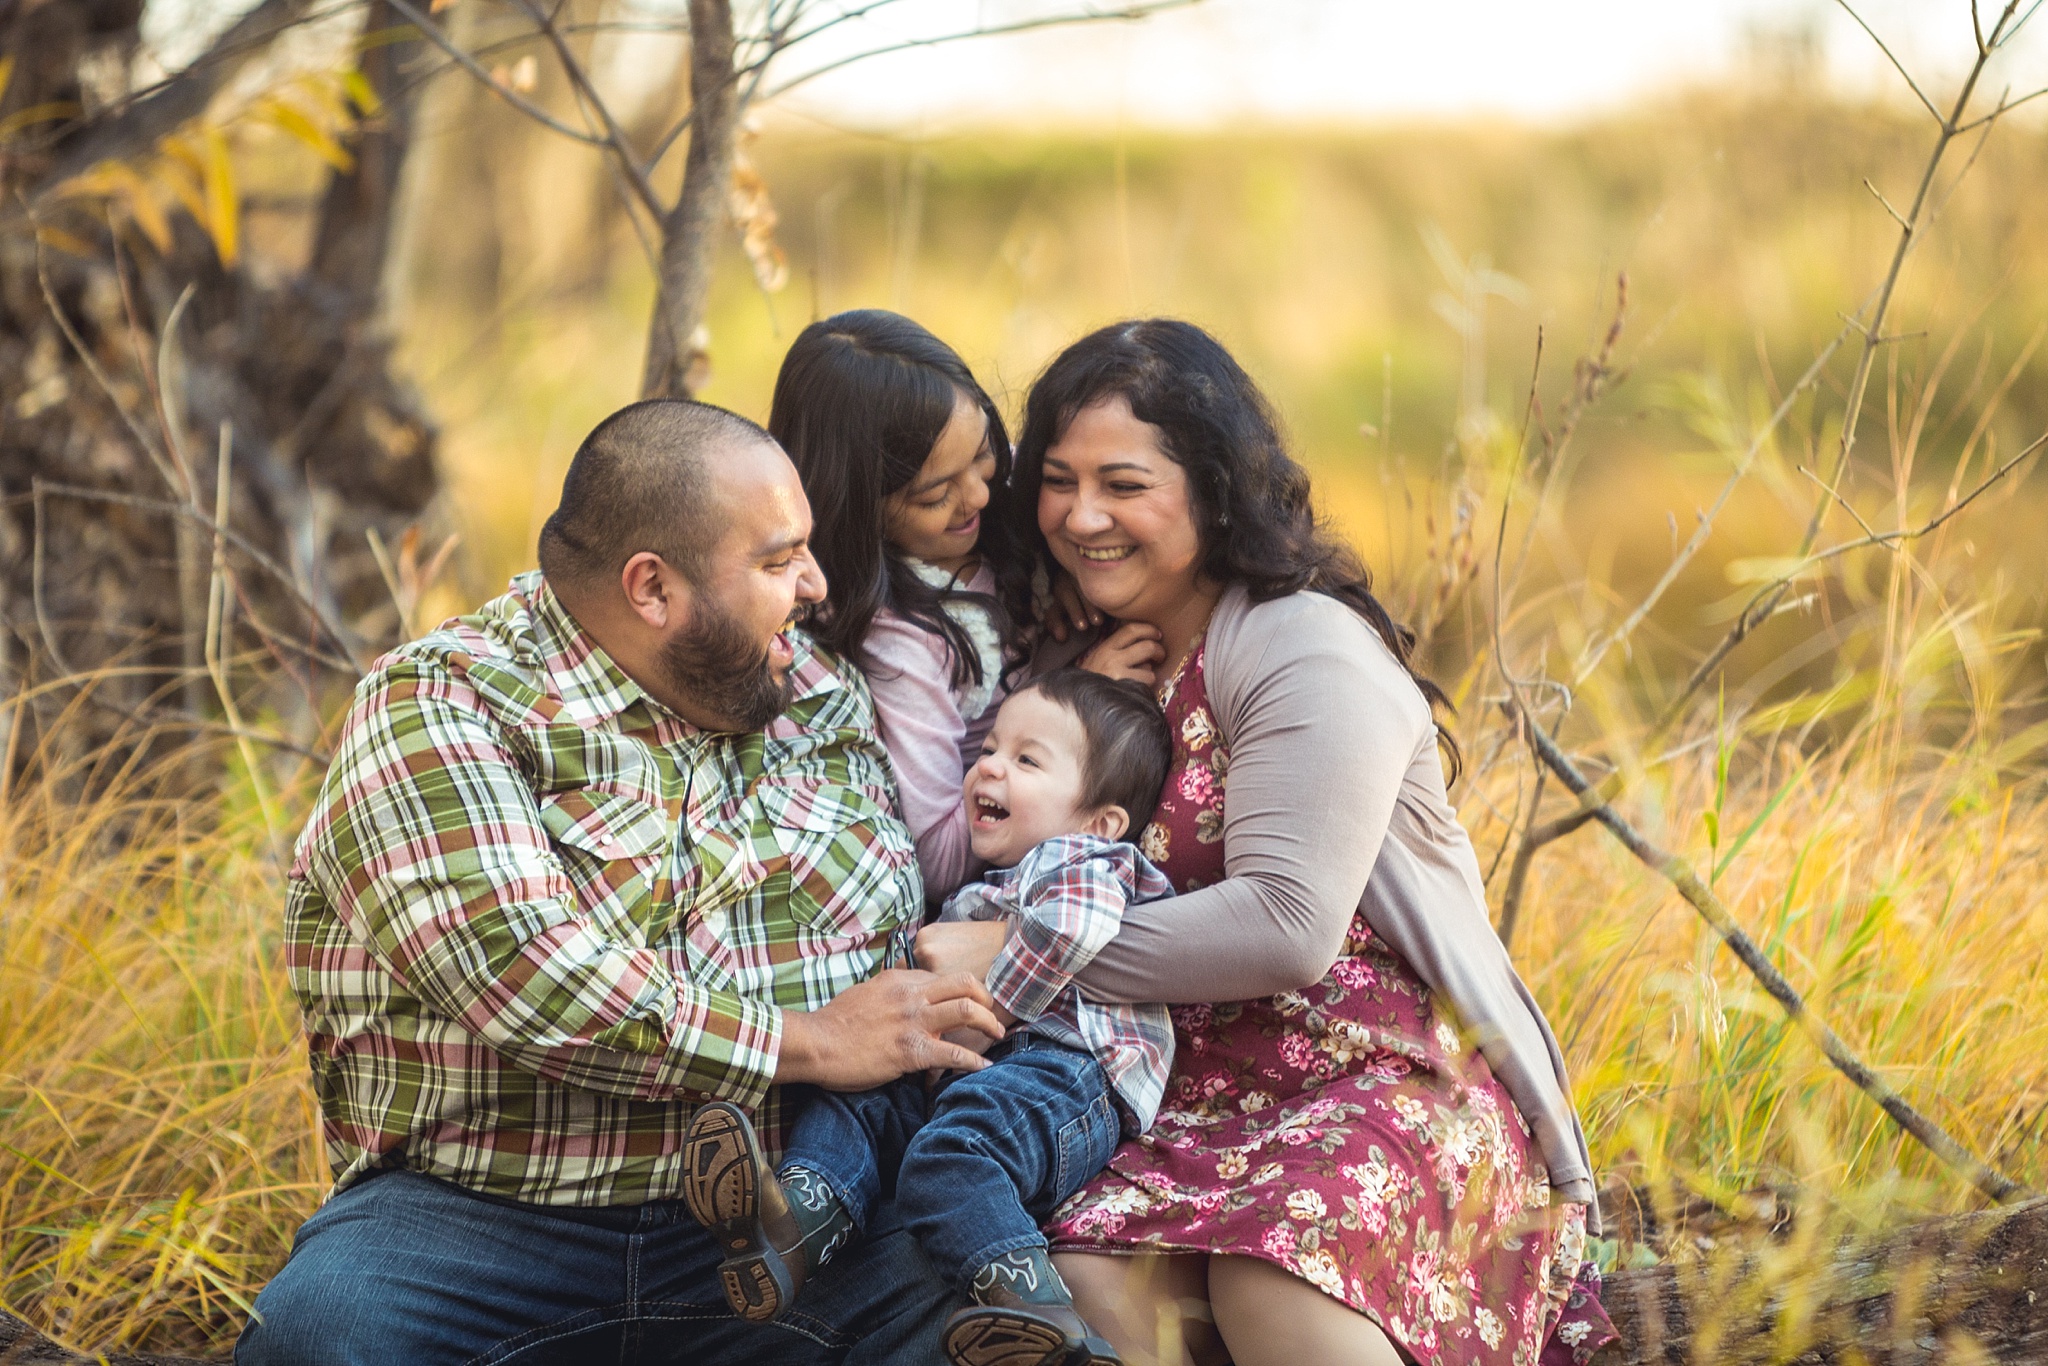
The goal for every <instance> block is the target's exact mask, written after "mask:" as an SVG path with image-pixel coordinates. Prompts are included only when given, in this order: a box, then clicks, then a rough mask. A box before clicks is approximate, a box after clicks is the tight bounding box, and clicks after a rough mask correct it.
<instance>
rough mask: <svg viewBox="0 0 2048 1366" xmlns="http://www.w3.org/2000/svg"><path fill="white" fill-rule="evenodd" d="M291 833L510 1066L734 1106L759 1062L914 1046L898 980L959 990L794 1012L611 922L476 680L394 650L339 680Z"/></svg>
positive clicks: (443, 1001) (420, 978) (337, 900)
mask: <svg viewBox="0 0 2048 1366" xmlns="http://www.w3.org/2000/svg"><path fill="white" fill-rule="evenodd" d="M305 848H306V852H307V859H306V867H305V874H306V875H307V876H309V877H311V878H312V879H313V880H314V882H315V884H316V885H317V886H318V887H319V888H320V890H321V892H322V894H323V895H324V896H325V897H326V898H327V900H328V901H329V902H330V903H331V904H332V905H333V906H334V907H335V910H336V913H337V914H338V915H340V916H341V918H342V919H343V920H344V921H345V922H346V923H347V924H348V926H349V928H350V929H351V931H352V932H353V933H354V935H355V937H356V938H357V939H358V940H359V941H360V942H361V943H362V944H364V946H365V947H366V948H367V949H368V950H369V951H370V952H371V953H372V954H373V955H374V956H375V957H376V958H377V960H378V961H379V962H380V963H381V964H382V965H383V966H384V967H385V969H386V970H388V971H389V972H391V974H392V975H393V976H394V977H395V978H397V979H398V981H399V982H400V983H402V984H403V985H404V987H405V988H406V989H407V990H408V991H409V992H411V993H412V994H413V995H415V996H417V997H419V998H420V999H421V1000H422V1001H424V1002H426V1003H427V1004H429V1005H431V1006H432V1007H433V1008H434V1009H436V1010H437V1011H440V1012H441V1013H443V1014H445V1015H447V1016H448V1017H449V1018H451V1019H454V1020H456V1021H458V1022H460V1023H461V1024H462V1025H463V1026H464V1027H465V1028H466V1029H468V1030H469V1031H470V1032H472V1033H473V1034H475V1035H476V1036H477V1037H478V1038H479V1039H480V1040H481V1041H482V1042H483V1043H485V1044H487V1045H488V1046H489V1047H490V1048H491V1049H493V1050H494V1051H495V1052H497V1053H498V1054H499V1055H500V1056H502V1057H503V1058H505V1059H506V1060H507V1061H509V1062H511V1063H513V1064H514V1065H516V1066H519V1067H522V1068H525V1069H527V1070H529V1071H532V1072H535V1073H537V1074H539V1075H541V1076H543V1077H547V1078H548V1079H550V1080H553V1081H558V1082H561V1083H564V1084H567V1085H572V1086H578V1087H582V1088H585V1089H588V1090H593V1091H599V1092H603V1093H606V1094H610V1095H619V1096H631V1097H635V1098H639V1099H647V1100H665V1099H668V1098H670V1097H671V1096H673V1095H675V1094H676V1093H677V1092H678V1091H692V1092H701V1093H705V1094H710V1095H716V1096H720V1097H723V1098H725V1099H729V1100H732V1101H734V1102H735V1103H738V1104H742V1105H749V1106H751V1105H755V1104H758V1103H759V1101H760V1100H761V1098H762V1096H763V1095H764V1094H765V1093H766V1091H767V1088H768V1086H769V1084H770V1083H771V1082H772V1081H775V1080H778V1079H779V1080H800V1079H801V1080H816V1081H821V1082H825V1083H827V1084H832V1083H833V1082H834V1080H835V1079H837V1078H839V1077H842V1076H844V1077H849V1078H854V1079H855V1080H854V1081H852V1082H849V1083H848V1084H861V1083H860V1081H859V1079H860V1078H865V1077H866V1076H868V1075H870V1074H872V1073H873V1072H874V1071H875V1069H876V1068H878V1067H882V1066H887V1065H889V1064H890V1063H892V1062H893V1061H894V1060H895V1058H896V1057H897V1056H898V1055H900V1054H903V1053H905V1052H909V1053H911V1054H915V1055H917V1056H918V1057H920V1058H921V1057H922V1055H923V1053H924V1052H925V1051H926V1050H925V1049H924V1048H923V1047H922V1046H920V1045H918V1044H917V1043H916V1041H915V1040H910V1041H908V1042H906V1040H905V1034H906V1031H908V1032H914V1028H915V1026H916V1024H917V1023H918V1021H919V1020H921V1019H922V1018H923V1016H922V1014H921V1013H920V1012H919V1011H917V1010H913V1009H911V1008H910V1007H909V1006H907V1005H906V1004H905V1002H904V999H903V998H905V997H906V996H917V995H922V996H923V997H924V998H926V1000H927V1004H926V1006H925V1007H924V1008H923V1009H924V1010H926V1011H930V1012H934V1013H936V1014H937V1015H940V1016H945V1017H955V1016H958V1015H960V1014H962V1013H963V1012H966V1013H971V1011H970V1010H969V1008H970V1007H973V1006H975V1005H976V1003H975V1002H974V1000H973V993H972V992H971V991H969V992H965V993H960V992H957V991H956V992H955V993H954V994H953V995H950V996H948V995H939V996H938V998H937V1001H936V1003H932V1002H931V998H932V997H933V996H934V994H935V992H939V991H941V990H942V988H941V987H939V986H938V984H937V979H928V975H926V974H917V976H918V977H920V978H927V980H925V981H923V982H919V983H909V982H882V981H881V980H880V979H878V980H877V982H876V983H870V984H866V988H864V989H860V990H861V992H862V994H861V995H859V996H855V995H854V993H852V992H849V993H846V994H845V995H846V996H852V997H854V999H852V1000H850V1001H846V1002H845V1004H844V1005H842V1004H841V1002H840V1001H835V1002H833V1003H832V1004H831V1005H830V1006H828V1007H827V1008H826V1009H825V1010H823V1011H820V1012H817V1013H816V1014H815V1015H813V1016H812V1017H809V1018H808V1019H805V1018H804V1017H801V1016H798V1015H797V1014H795V1013H793V1012H785V1011H783V1010H780V1009H778V1008H777V1007H775V1006H773V1005H770V1004H768V1003H767V1002H765V1001H759V1000H755V999H752V998H750V997H745V996H740V995H738V994H736V993H732V992H726V991H719V990H715V989H713V988H710V987H706V986H704V985H703V984H701V983H698V982H695V981H693V980H691V979H689V978H688V977H687V976H679V975H677V974H675V973H673V972H671V971H670V970H669V967H668V965H667V963H666V961H665V960H664V959H663V958H662V956H661V955H660V954H658V953H656V952H655V951H653V950H652V949H649V948H646V947H644V946H637V945H630V944H622V943H619V942H616V941H614V940H612V939H611V938H609V937H608V936H606V935H605V934H604V933H603V931H602V930H601V929H599V927H598V926H596V925H595V924H594V923H593V922H592V921H591V920H590V918H589V917H588V916H587V915H586V914H585V913H584V912H583V910H582V908H581V906H580V905H579V904H578V902H577V900H576V897H575V894H574V891H573V889H572V888H571V886H570V883H569V880H568V877H567V875H566V874H565V873H564V872H563V870H562V868H561V865H560V863H559V861H558V859H557V856H556V855H555V854H554V852H553V849H552V846H551V844H550V842H549V839H548V835H547V832H546V830H545V829H544V827H543V826H542V825H541V822H540V811H539V806H538V803H537V801H536V800H535V797H534V794H533V792H532V790H531V788H530V786H529V784H528V782H527V780H526V778H525V776H524V775H523V774H522V773H521V771H520V770H519V768H518V766H517V765H516V764H515V763H514V761H513V759H512V756H511V754H510V753H509V752H508V751H507V749H506V747H505V744H504V741H503V739H502V737H501V736H500V735H499V734H498V732H497V730H496V728H495V727H494V726H492V724H491V723H490V721H489V720H488V719H487V718H486V716H485V714H484V710H483V706H482V703H481V701H480V699H478V697H477V695H476V694H475V692H474V691H473V690H472V689H471V688H470V687H469V685H468V684H467V683H466V682H464V681H463V680H461V679H459V678H456V677H454V676H453V675H452V674H450V673H449V672H448V671H446V670H444V669H442V668H439V667H438V666H436V665H434V664H432V663H429V662H421V661H412V660H405V661H400V662H398V663H396V664H393V665H391V666H389V667H388V668H387V669H386V670H384V671H383V672H382V673H380V674H378V675H376V676H375V677H374V678H373V680H372V682H371V683H370V684H368V685H366V686H365V687H364V688H363V689H362V690H361V691H360V692H359V693H358V695H357V698H356V702H355V705H354V707H353V708H352V710H351V712H350V715H349V718H348V721H347V723H346V725H345V727H344V730H343V735H342V739H341V743H340V746H339V750H338V756H337V758H336V760H335V764H334V768H333V770H332V771H331V772H330V773H329V775H328V780H327V785H326V788H325V789H324V791H323V793H322V805H321V809H320V810H319V811H318V812H317V813H316V815H315V821H314V828H313V829H312V830H311V831H310V832H309V837H308V839H307V841H306V846H305ZM885 976H888V974H885ZM841 999H842V1000H843V1001H844V1000H845V997H842V998H841ZM956 1002H958V1004H955V1003H956ZM982 1009H984V1011H985V1008H982ZM892 1011H893V1012H894V1014H893V1018H894V1020H895V1021H896V1028H895V1030H894V1032H893V1033H892V1032H891V1031H890V1030H889V1029H888V1028H887V1027H886V1018H885V1017H891V1012H892ZM819 1017H824V1019H823V1022H822V1023H821V1022H820V1018H819ZM799 1019H802V1020H803V1023H801V1024H798V1025H797V1027H796V1029H795V1031H794V1036H793V1037H792V1034H791V1031H790V1022H791V1021H793V1020H799ZM990 1022H991V1023H993V1020H992V1019H991V1021H990ZM846 1026H852V1028H853V1036H852V1038H850V1039H849V1038H847V1037H846V1035H847V1033H848V1030H847V1028H846ZM947 1027H951V1026H950V1025H948V1026H947ZM792 1042H794V1044H795V1051H794V1053H793V1054H792V1056H791V1057H790V1058H789V1059H787V1060H785V1059H784V1057H783V1054H784V1052H785V1051H786V1050H787V1049H789V1047H790V1045H791V1044H792ZM933 1043H934V1044H936V1043H937V1040H936V1039H934V1040H933ZM924 1065H926V1064H925V1063H924V1062H923V1061H921V1060H920V1061H916V1062H912V1063H906V1064H905V1067H903V1068H898V1069H897V1071H892V1072H889V1073H887V1076H894V1075H897V1074H898V1072H900V1071H902V1070H906V1069H907V1067H909V1066H924ZM949 1065H958V1064H949ZM785 1073H788V1074H789V1075H785ZM883 1079H886V1078H883ZM870 1084H871V1083H870Z"/></svg>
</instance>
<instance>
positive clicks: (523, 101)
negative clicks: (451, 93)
mask: <svg viewBox="0 0 2048 1366" xmlns="http://www.w3.org/2000/svg"><path fill="white" fill-rule="evenodd" d="M390 3H391V8H392V9H394V10H396V11H398V13H399V14H401V15H403V16H404V17H405V19H406V20H407V22H409V23H411V24H412V26H413V27H414V28H417V29H418V30H419V31H420V33H421V35H422V36H423V37H425V38H426V40H427V41H428V42H430V43H432V44H433V45H434V46H435V47H438V48H440V49H441V50H442V51H443V52H445V53H447V54H448V55H449V56H450V57H452V58H454V60H455V64H456V65H457V66H459V67H461V68H462V69H463V70H464V71H467V72H468V73H469V74H470V75H472V76H474V77H476V78H477V80H479V81H481V82H483V84H484V86H485V87H486V88H487V89H489V90H490V92H491V93H492V94H494V95H496V96H497V97H498V98H499V99H501V100H503V101H505V103H507V104H509V105H511V106H512V107H513V108H514V109H517V110H518V111H519V112H520V113H522V114H524V115H526V117H528V118H530V119H532V120H533V121H534V122H536V123H538V124H541V125H542V126H543V127H546V128H549V129H552V130H553V131H555V132H557V133H560V134H561V135H562V136H563V137H565V138H569V139H570V140H572V141H575V142H580V143H583V144H584V145H585V146H588V147H604V146H605V145H606V143H605V140H604V139H603V138H601V137H598V136H596V135H594V134H591V133H587V132H585V131H583V130H582V129H580V128H572V127H570V126H569V125H568V124H566V123H563V122H562V121H561V120H560V119H558V118H556V117H555V116H554V115H553V114H550V113H549V112H548V111H547V110H545V109H543V108H541V107H540V106H539V105H537V104H535V103H534V102H533V101H532V100H529V99H527V98H526V97H525V96H523V95H521V94H520V93H519V92H518V91H516V90H513V89H511V88H509V87H508V86H506V85H505V84H503V83H502V82H500V81H496V80H493V79H492V78H491V73H490V72H488V71H486V70H484V69H483V67H482V66H481V65H479V64H478V62H477V60H476V58H474V57H472V56H470V55H469V54H468V53H467V52H464V51H463V50H462V48H461V46H460V45H459V44H457V43H455V42H453V41H451V40H450V39H449V37H448V35H447V34H445V33H443V32H441V28H440V25H438V24H436V23H435V22H434V21H433V20H431V19H429V18H428V17H427V16H426V15H424V14H422V13H421V12H420V11H419V10H418V8H416V7H415V6H414V5H412V4H411V3H410V0H390Z"/></svg>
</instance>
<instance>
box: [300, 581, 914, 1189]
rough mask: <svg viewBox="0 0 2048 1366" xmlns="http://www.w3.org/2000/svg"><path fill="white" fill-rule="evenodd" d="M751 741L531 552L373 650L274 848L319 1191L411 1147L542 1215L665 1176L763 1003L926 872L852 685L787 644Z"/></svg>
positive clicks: (865, 700)
mask: <svg viewBox="0 0 2048 1366" xmlns="http://www.w3.org/2000/svg"><path fill="white" fill-rule="evenodd" d="M792 676H793V678H794V680H795V683H796V701H795V702H794V703H793V704H792V705H791V707H790V708H789V710H788V711H787V712H785V713H784V714H783V715H782V716H781V717H780V718H778V719H777V720H776V721H775V722H774V723H773V724H772V725H770V726H769V727H768V728H767V729H766V730H765V731H756V732H750V733H746V734H739V735H730V734H718V733H713V732H709V731H702V730H698V729H697V728H696V727H694V726H692V725H690V724H689V723H688V722H686V721H684V720H682V719H681V718H680V717H678V716H676V715H675V714H674V713H673V712H670V711H668V710H667V709H666V708H664V707H662V706H660V705H659V704H658V703H656V702H655V701H654V700H653V699H652V698H650V697H648V696H647V694H646V693H644V692H642V691H641V689H640V688H639V686H638V685H636V684H635V683H634V682H633V681H632V680H631V679H629V678H627V677H626V675H625V674H624V673H623V672H621V671H620V669H619V667H618V666H617V665H616V664H615V663H613V662H612V660H611V658H610V657H609V656H608V655H606V654H605V653H604V651H603V650H601V649H599V648H598V647H597V645H596V643H595V642H593V641H592V640H591V639H590V638H589V637H588V636H586V635H584V634H583V633H582V631H581V630H580V629H579V628H578V627H577V625H576V623H575V621H574V619H573V618H571V617H570V616H569V614H568V612H567V611H566V610H565V609H564V608H563V607H562V604H561V602H560V601H559V600H558V599H557V598H556V597H555V595H554V593H553V592H552V591H551V590H550V589H549V588H548V586H547V584H546V582H545V581H544V580H543V579H542V577H541V575H540V574H538V573H529V574H524V575H521V576H519V577H518V578H515V579H514V580H513V581H512V584H511V591H510V592H508V593H507V594H506V595H505V596H503V597H500V598H498V599H496V600H495V601H493V602H491V603H488V604H487V605H485V606H484V607H483V608H482V610H480V611H479V612H477V613H476V614H475V615H473V616H467V617H460V618H457V619H455V620H453V621H450V622H448V623H446V624H445V625H443V626H442V627H441V628H440V629H439V630H437V631H435V632H433V633H432V634H431V635H428V636H425V637H423V638H422V639H420V640H416V641H414V642H412V643H411V644H409V645H406V646H404V647H402V648H400V649H398V650H396V651H394V652H393V653H391V654H388V655H386V656H384V657H383V658H382V659H381V660H379V661H378V662H377V663H376V665H375V666H373V668H372V669H371V672H370V675H369V677H368V678H366V679H364V680H363V682H362V684H361V686H360V687H359V688H357V690H356V695H355V701H354V705H353V706H352V708H351V709H350V712H349V715H348V719H347V721H346V723H345V725H344V727H343V730H342V734H341V740H340V743H339V746H338V748H337V751H336V755H335V759H334V764H333V767H332V768H331V769H330V770H329V771H328V774H327V781H326V783H325V784H324V786H323V787H322V788H321V792H320V798H319V801H318V804H317V805H316V807H315V809H314V812H313V816H312V819H311V821H310V822H309V823H308V824H307V826H306V831H305V833H304V834H303V835H302V836H300V838H299V843H298V847H297V851H296V854H295V856H294V858H293V863H292V870H291V878H290V884H289V899H288V902H287V909H286V945H287V953H288V962H289V967H290V972H291V982H292V987H293V989H294V991H296V993H297V994H298V998H299V1002H300V1004H301V1006H302V1007H303V1009H304V1011H305V1018H306V1033H307V1037H308V1043H309V1046H310V1053H311V1057H312V1066H313V1085H314V1090H315V1092H316V1093H317V1094H318V1097H319V1100H320V1108H321V1113H322V1116H323V1119H324V1121H325V1133H326V1140H327V1150H328V1156H329V1159H330V1161H331V1162H332V1163H333V1166H334V1172H335V1177H336V1186H337V1189H339V1188H341V1187H344V1186H347V1185H348V1184H350V1183H351V1182H353V1181H355V1180H356V1179H358V1178H359V1177H361V1176H362V1175H364V1174H365V1173H366V1172H371V1171H376V1170H380V1169H383V1168H388V1167H397V1166H403V1167H405V1168H407V1169H410V1170H413V1171H422V1172H427V1173H430V1174H432V1175H435V1176H439V1177H444V1178H446V1179H448V1180H450V1181H453V1182H457V1183H459V1184H461V1185H463V1186H467V1187H469V1188H471V1189H474V1190H480V1191H485V1192H488V1193H490V1194H493V1195H501V1196H506V1197H509V1198H512V1199H518V1200H527V1201H534V1202H538V1203H544V1204H559V1205H613V1204H629V1203H636V1202H639V1201H643V1200H649V1199H658V1198H667V1197H671V1196H674V1195H675V1194H677V1192H678V1190H679V1188H680V1176H681V1171H680V1159H679V1156H678V1150H679V1148H680V1146H681V1140H682V1136H683V1131H684V1127H685V1126H686V1124H687V1123H688V1120H689V1114H690V1109H691V1103H692V1102H693V1101H695V1100H697V1099H700V1098H703V1097H718V1098H721V1099H725V1100H730V1101H733V1102H734V1103H736V1104H739V1105H743V1106H747V1107H753V1108H756V1109H757V1113H758V1117H759V1119H760V1121H761V1123H762V1127H763V1129H764V1136H766V1137H768V1138H769V1139H770V1141H771V1142H772V1141H774V1140H775V1139H776V1138H777V1137H778V1136H779V1134H780V1132H781V1116H780V1114H779V1106H778V1105H777V1103H776V1102H777V1096H778V1094H779V1093H778V1092H776V1091H775V1090H772V1089H771V1088H770V1085H769V1083H770V1081H771V1080H772V1078H773V1076H774V1073H775V1065H776V1058H777V1054H778V1050H779V1047H780V1043H781V1035H782V1011H783V1010H785V1009H796V1010H812V1009H816V1008H817V1007H818V1006H820V1005H822V1004H824V1003H825V1002H826V1001H828V1000H830V999H831V998H832V997H833V996H834V995H835V994H837V993H838V992H840V991H842V990H844V989H845V988H847V987H848V986H851V985H852V984H853V983H855V982H858V981H861V980H863V979H864V978H866V977H868V976H870V975H871V974H872V973H873V972H874V971H875V970H876V968H877V967H879V966H880V965H881V961H882V959H883V957H884V955H885V954H886V952H887V945H888V940H889V937H890V934H891V932H892V931H894V930H895V929H896V928H897V927H898V926H900V925H902V924H903V923H905V921H906V920H910V919H913V918H914V917H915V916H916V915H917V914H918V911H919V908H920V907H921V906H922V903H923V887H922V885H921V883H920V880H919V877H918V871H917V862H916V854H915V851H914V849H913V848H912V845H911V840H910V836H909V832H908V831H907V830H906V829H905V828H904V826H903V824H902V822H901V821H899V820H898V819H897V818H896V816H895V814H894V794H893V791H892V788H891V783H890V778H889V770H888V766H887V761H886V757H885V753H884V750H883V748H882V744H881V741H880V739H879V738H878V736H877V734H876V729H875V718H874V707H873V703H872V701H871V700H870V698H869V696H868V692H867V688H866V685H865V684H864V683H862V682H861V680H860V678H859V675H858V674H856V673H855V672H853V671H852V670H850V669H846V668H845V667H844V666H842V665H840V664H839V663H838V662H837V661H836V660H834V659H833V658H832V657H831V656H828V655H825V654H823V653H814V652H813V651H812V650H811V649H810V648H809V646H808V643H807V642H806V641H804V640H802V639H801V638H799V639H798V645H797V658H796V663H795V665H794V668H793V675H792Z"/></svg>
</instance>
